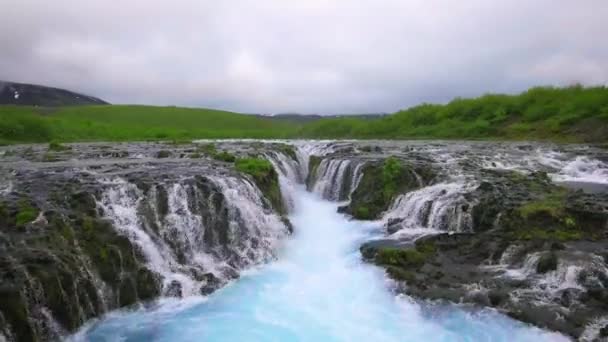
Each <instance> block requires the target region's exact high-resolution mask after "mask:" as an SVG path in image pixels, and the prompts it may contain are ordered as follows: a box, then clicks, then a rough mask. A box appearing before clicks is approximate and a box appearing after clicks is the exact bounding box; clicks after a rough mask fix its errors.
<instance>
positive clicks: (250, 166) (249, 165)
mask: <svg viewBox="0 0 608 342" xmlns="http://www.w3.org/2000/svg"><path fill="white" fill-rule="evenodd" d="M235 165H236V169H237V170H238V171H240V172H243V173H246V174H248V175H251V176H253V178H254V179H255V180H256V181H259V182H264V181H265V180H266V179H267V178H268V177H271V176H272V174H273V172H274V168H273V167H272V164H271V163H270V162H269V161H268V160H266V159H262V158H242V159H238V160H237V161H236V164H235Z"/></svg>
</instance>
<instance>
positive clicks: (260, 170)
mask: <svg viewBox="0 0 608 342" xmlns="http://www.w3.org/2000/svg"><path fill="white" fill-rule="evenodd" d="M234 165H235V168H236V170H237V171H239V172H242V173H245V174H248V175H250V176H251V177H253V180H254V181H255V183H256V185H257V186H258V188H259V189H260V190H262V193H264V195H265V196H266V198H268V200H269V201H270V203H271V204H272V206H273V207H274V209H275V210H276V211H278V212H279V213H280V214H282V215H284V214H286V213H287V209H286V208H285V204H284V203H283V197H282V196H281V187H280V186H279V176H278V174H277V172H276V171H275V169H274V167H273V166H272V163H271V162H269V161H268V160H266V159H264V158H240V159H236V161H235V164H234Z"/></svg>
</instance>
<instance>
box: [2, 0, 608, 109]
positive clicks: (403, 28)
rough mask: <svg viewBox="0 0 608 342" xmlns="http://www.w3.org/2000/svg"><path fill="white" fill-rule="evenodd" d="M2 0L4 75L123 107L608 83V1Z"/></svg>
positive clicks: (360, 98)
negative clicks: (118, 0)
mask: <svg viewBox="0 0 608 342" xmlns="http://www.w3.org/2000/svg"><path fill="white" fill-rule="evenodd" d="M0 2H3V3H2V4H1V5H0V7H1V8H2V10H1V11H0V49H1V50H0V79H7V80H13V81H21V82H30V83H40V84H47V85H53V86H59V87H65V88H68V89H72V90H75V91H82V92H86V93H89V94H92V95H95V96H98V97H101V98H103V99H105V100H108V101H110V102H114V103H147V104H158V105H185V106H210V107H216V108H223V109H230V110H236V111H244V112H275V113H276V112H287V111H290V112H291V111H297V112H322V113H340V112H342V113H344V112H379V111H389V112H390V111H394V110H397V109H400V108H404V107H407V106H410V105H414V104H417V103H420V102H425V101H427V102H444V101H447V100H449V99H450V98H452V97H455V96H475V95H479V94H483V93H485V92H517V91H521V90H523V89H525V88H527V87H529V86H533V85H544V84H556V85H564V84H569V83H573V82H581V83H585V84H606V82H607V81H608V45H607V44H604V42H603V40H604V39H605V37H607V36H608V21H606V20H605V19H606V18H608V4H607V3H606V1H605V0H586V1H578V2H572V1H565V0H558V1H550V0H537V1H528V0H514V1H509V2H505V1H501V2H499V1H487V0H469V1H461V2H454V1H451V0H435V1H422V0H411V1H398V0H369V1H365V0H331V1H322V0H306V1H304V0H301V1H295V0H294V1H284V0H267V1H262V0H260V1H252V0H233V1H199V0H174V1H171V2H167V1H161V0H147V1H144V0H130V1H122V2H115V1H112V2H110V1H105V0H83V1H71V0H55V1H52V2H48V1H42V0H20V1H13V2H9V1H8V0H0Z"/></svg>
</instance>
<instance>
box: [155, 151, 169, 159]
mask: <svg viewBox="0 0 608 342" xmlns="http://www.w3.org/2000/svg"><path fill="white" fill-rule="evenodd" d="M169 157H171V152H169V151H167V150H160V151H158V152H157V153H156V158H159V159H162V158H169Z"/></svg>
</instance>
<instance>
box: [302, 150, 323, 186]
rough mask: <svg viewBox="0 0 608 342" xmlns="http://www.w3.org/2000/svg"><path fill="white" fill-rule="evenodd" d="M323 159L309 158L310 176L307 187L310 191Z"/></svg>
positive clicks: (307, 178) (317, 157) (307, 179)
mask: <svg viewBox="0 0 608 342" xmlns="http://www.w3.org/2000/svg"><path fill="white" fill-rule="evenodd" d="M322 160H323V158H321V157H319V156H310V157H309V158H308V176H307V177H306V186H307V187H308V189H309V190H310V189H311V188H312V186H313V185H314V183H315V181H316V179H317V170H318V169H319V165H320V164H321V161H322Z"/></svg>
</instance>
